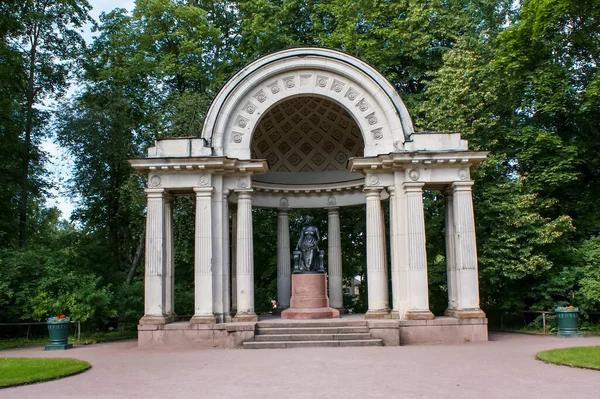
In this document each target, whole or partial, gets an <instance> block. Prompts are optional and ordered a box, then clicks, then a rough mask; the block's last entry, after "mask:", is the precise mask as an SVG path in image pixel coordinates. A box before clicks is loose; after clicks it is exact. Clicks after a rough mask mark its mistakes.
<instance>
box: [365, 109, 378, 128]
mask: <svg viewBox="0 0 600 399" xmlns="http://www.w3.org/2000/svg"><path fill="white" fill-rule="evenodd" d="M365 119H366V120H367V122H369V125H374V124H376V123H377V117H376V116H375V112H371V113H370V114H369V115H367V116H366V117H365Z"/></svg>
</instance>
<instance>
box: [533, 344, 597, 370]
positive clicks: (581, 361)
mask: <svg viewBox="0 0 600 399" xmlns="http://www.w3.org/2000/svg"><path fill="white" fill-rule="evenodd" d="M535 357H536V359H538V360H541V361H543V362H546V363H552V364H560V365H564V366H571V367H580V368H586V369H593V370H600V346H580V347H576V348H563V349H552V350H549V351H543V352H538V353H537V354H536V355H535Z"/></svg>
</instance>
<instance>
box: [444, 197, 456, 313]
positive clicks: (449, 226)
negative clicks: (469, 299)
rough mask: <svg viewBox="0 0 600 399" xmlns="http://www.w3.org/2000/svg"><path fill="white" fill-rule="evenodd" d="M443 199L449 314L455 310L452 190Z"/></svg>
mask: <svg viewBox="0 0 600 399" xmlns="http://www.w3.org/2000/svg"><path fill="white" fill-rule="evenodd" d="M444 199H445V201H446V234H445V235H446V278H447V281H448V310H447V311H446V312H445V314H446V315H447V314H449V312H451V311H452V310H454V309H456V306H457V302H458V299H457V296H456V293H457V292H456V288H457V287H456V256H455V242H454V237H455V231H454V199H453V193H452V188H447V189H446V190H444Z"/></svg>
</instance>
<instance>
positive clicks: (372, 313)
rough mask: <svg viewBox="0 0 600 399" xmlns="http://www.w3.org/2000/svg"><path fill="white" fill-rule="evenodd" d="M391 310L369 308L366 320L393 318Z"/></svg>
mask: <svg viewBox="0 0 600 399" xmlns="http://www.w3.org/2000/svg"><path fill="white" fill-rule="evenodd" d="M391 318H392V317H391V315H390V311H389V310H368V311H367V313H365V320H381V319H391Z"/></svg>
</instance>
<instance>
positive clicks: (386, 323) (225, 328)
mask: <svg viewBox="0 0 600 399" xmlns="http://www.w3.org/2000/svg"><path fill="white" fill-rule="evenodd" d="M266 320H268V323H267V321H262V322H259V323H252V322H250V323H222V324H190V323H188V322H177V323H171V324H165V325H154V326H152V325H138V346H139V347H144V348H147V347H185V348H241V347H242V344H243V343H244V342H251V341H255V340H256V336H257V324H258V325H262V326H263V327H273V326H278V325H280V326H281V328H284V327H290V328H292V327H294V326H297V327H303V326H304V325H303V324H302V323H306V322H302V321H301V320H293V319H292V320H282V319H279V318H267V319H266ZM261 323H262V324H261ZM265 323H267V324H265ZM310 323H317V325H316V326H313V330H315V331H309V332H310V333H311V334H317V333H318V334H325V333H327V332H328V331H325V329H331V328H333V327H338V328H339V329H343V328H346V329H347V328H348V326H353V327H358V326H359V325H358V324H357V323H359V324H360V326H363V325H365V324H366V327H367V328H368V330H369V333H370V336H371V338H373V339H380V340H381V341H382V342H383V345H384V346H399V345H419V344H465V343H469V342H478V341H487V340H488V326H487V319H485V318H479V319H458V318H453V317H436V318H435V319H433V320H394V319H384V320H369V319H367V320H365V317H364V315H350V316H345V317H342V318H341V319H322V320H313V321H311V322H310ZM271 324H272V325H273V326H271ZM355 324H356V325H355ZM319 329H324V330H323V331H320V330H319ZM318 330H319V331H318ZM365 331H366V330H365ZM305 332H306V331H305Z"/></svg>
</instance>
